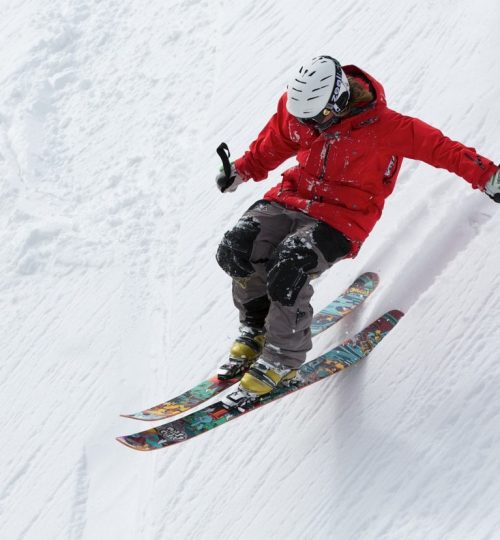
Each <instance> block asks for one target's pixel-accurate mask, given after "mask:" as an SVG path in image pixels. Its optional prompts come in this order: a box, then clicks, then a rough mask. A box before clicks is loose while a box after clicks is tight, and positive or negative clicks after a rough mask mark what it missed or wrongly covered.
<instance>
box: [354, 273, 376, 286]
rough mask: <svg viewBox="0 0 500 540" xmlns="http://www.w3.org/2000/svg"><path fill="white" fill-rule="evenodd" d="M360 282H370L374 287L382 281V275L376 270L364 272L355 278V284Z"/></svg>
mask: <svg viewBox="0 0 500 540" xmlns="http://www.w3.org/2000/svg"><path fill="white" fill-rule="evenodd" d="M360 282H361V283H362V284H368V283H369V284H370V285H371V287H372V288H373V289H374V288H375V287H377V285H378V284H379V283H380V277H379V275H378V274H377V273H376V272H363V273H362V274H360V275H359V276H358V277H357V278H356V279H355V280H354V283H353V285H354V284H358V283H360Z"/></svg>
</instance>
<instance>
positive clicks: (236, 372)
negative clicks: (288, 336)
mask: <svg viewBox="0 0 500 540" xmlns="http://www.w3.org/2000/svg"><path fill="white" fill-rule="evenodd" d="M240 332H241V334H240V336H239V337H237V338H236V339H235V341H234V343H233V345H232V346H231V349H230V351H229V359H228V360H227V362H225V363H224V364H222V366H220V367H219V369H218V371H217V377H218V378H219V379H221V380H225V379H233V378H234V377H240V376H241V375H243V373H245V371H247V370H248V368H249V367H250V366H251V365H252V364H253V363H254V362H255V361H256V360H257V358H259V356H260V353H261V352H262V348H263V347H264V342H265V341H266V337H265V334H264V330H262V329H259V328H250V327H248V326H242V327H241V328H240Z"/></svg>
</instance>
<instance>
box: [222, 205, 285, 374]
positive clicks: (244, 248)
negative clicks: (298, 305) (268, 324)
mask: <svg viewBox="0 0 500 540" xmlns="http://www.w3.org/2000/svg"><path fill="white" fill-rule="evenodd" d="M292 225H293V222H292V221H291V220H290V219H289V218H287V217H286V216H285V215H284V214H283V208H281V207H279V206H277V205H273V204H271V203H269V202H266V201H259V202H257V203H255V204H254V205H253V206H251V207H250V208H249V209H248V210H247V211H246V212H245V214H244V215H243V216H242V217H241V219H240V220H239V221H238V223H237V224H236V226H235V227H234V228H233V229H231V230H230V231H228V232H227V233H226V234H225V235H224V238H223V240H222V242H221V244H220V246H219V249H218V252H217V261H218V263H219V265H220V266H221V267H222V268H223V270H224V271H225V272H226V273H227V274H229V275H230V276H231V277H232V278H233V301H234V304H235V306H236V308H237V309H238V311H239V318H240V323H241V326H240V335H239V336H238V337H237V338H236V340H235V341H234V343H233V345H232V346H231V349H230V351H229V359H228V360H227V361H226V362H225V363H224V364H222V365H221V366H220V367H219V370H218V376H219V378H221V379H227V378H233V377H235V376H237V375H241V374H242V373H243V372H244V371H245V370H246V369H247V368H248V367H249V366H250V365H251V364H252V363H253V362H254V361H255V360H256V359H257V358H258V357H259V356H260V354H261V352H262V348H263V345H264V341H265V327H264V325H265V320H266V317H267V314H268V311H269V306H270V300H269V298H268V296H267V284H266V264H267V262H268V261H269V257H270V255H271V254H272V251H273V250H274V249H275V247H276V246H277V245H278V244H279V242H280V241H281V240H282V238H283V237H285V236H286V235H287V234H288V233H289V232H290V230H291V227H292Z"/></svg>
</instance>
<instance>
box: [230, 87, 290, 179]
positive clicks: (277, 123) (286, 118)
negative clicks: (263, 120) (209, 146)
mask: <svg viewBox="0 0 500 540" xmlns="http://www.w3.org/2000/svg"><path fill="white" fill-rule="evenodd" d="M294 124H296V122H293V121H291V117H290V114H289V113H288V111H287V110H286V94H283V96H281V98H280V100H279V103H278V110H277V111H276V112H275V113H274V115H273V116H272V117H271V119H270V120H269V122H268V123H267V124H266V126H265V127H264V129H263V130H262V131H261V132H260V133H259V135H258V136H257V138H256V139H255V141H253V143H252V144H251V145H250V148H249V149H248V150H247V151H246V152H245V153H244V154H243V156H242V157H240V158H239V159H237V160H236V161H235V162H234V164H235V167H236V170H237V171H238V172H239V173H240V174H241V176H242V177H243V178H244V179H245V180H248V179H250V178H252V179H253V180H255V181H257V182H258V181H260V180H264V179H265V178H267V175H268V173H269V171H272V170H273V169H276V167H278V166H279V165H281V164H282V163H283V162H284V161H286V160H287V159H288V158H290V157H292V156H294V155H296V154H297V151H298V150H299V144H298V143H297V142H295V141H294V140H293V137H294V136H293V129H294V128H293V126H294Z"/></svg>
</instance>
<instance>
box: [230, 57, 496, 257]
mask: <svg viewBox="0 0 500 540" xmlns="http://www.w3.org/2000/svg"><path fill="white" fill-rule="evenodd" d="M343 69H344V70H345V72H346V73H347V74H348V75H351V76H354V77H356V78H358V79H361V80H362V81H364V83H365V84H369V86H370V89H371V91H372V94H374V95H375V100H374V101H372V102H371V103H369V104H368V105H367V106H365V107H364V108H363V109H361V111H360V112H358V113H357V114H354V115H352V114H351V115H350V116H349V117H345V118H342V119H341V120H340V122H339V123H337V124H334V125H333V126H331V127H330V128H328V129H326V130H325V131H323V132H319V131H317V130H316V129H314V128H313V127H311V126H309V125H304V124H302V123H301V122H299V121H298V120H297V119H296V118H295V117H294V116H292V115H291V114H289V113H288V111H287V109H286V99H287V96H286V93H285V94H283V96H281V98H280V100H279V103H278V110H277V111H276V113H275V114H274V115H273V116H272V118H271V119H270V120H269V122H268V123H267V124H266V126H265V127H264V129H263V130H262V131H261V132H260V133H259V135H258V136H257V138H256V139H255V141H254V142H253V143H252V144H251V145H250V148H249V150H248V151H247V152H245V154H244V155H243V156H242V157H241V158H239V159H237V160H236V161H235V166H236V169H237V170H238V172H239V173H240V175H241V176H242V177H243V178H244V179H245V180H249V179H253V180H255V181H257V182H258V181H261V180H264V179H265V178H267V175H268V173H269V171H271V170H273V169H275V168H276V167H278V166H279V165H280V164H281V163H283V162H284V161H285V160H287V159H288V158H290V157H292V156H296V157H297V161H298V164H297V165H296V166H294V167H292V168H290V169H287V170H286V171H285V172H284V173H283V174H282V181H281V183H280V184H278V185H277V186H275V187H274V188H272V189H271V190H269V191H268V192H267V193H266V194H265V196H264V198H265V199H267V200H271V201H276V202H278V203H280V204H282V205H284V206H285V207H287V208H292V209H296V210H300V211H303V212H305V213H307V214H309V215H310V216H312V217H314V218H316V219H318V220H320V221H324V222H325V223H328V224H329V225H330V226H332V227H334V228H335V229H337V230H339V231H340V232H342V233H343V234H344V235H345V236H346V237H347V238H348V239H349V240H350V241H351V243H352V246H353V249H352V251H351V254H350V256H351V257H354V256H355V255H356V254H357V252H358V250H359V248H360V247H361V244H362V243H363V241H364V240H365V239H366V237H367V236H368V234H369V233H370V231H371V230H372V229H373V227H374V225H375V223H376V222H377V221H378V220H379V218H380V216H381V214H382V210H383V208H384V202H385V199H386V198H387V197H388V196H389V195H390V194H391V193H392V191H393V189H394V185H395V182H396V179H397V176H398V174H399V170H400V168H401V164H402V161H403V158H405V157H407V158H411V159H417V160H420V161H424V162H426V163H428V164H429V165H432V166H434V167H439V168H442V169H447V170H448V171H450V172H453V173H455V174H457V175H458V176H461V177H462V178H464V179H465V180H466V181H467V182H469V183H470V184H472V187H473V188H475V189H482V188H484V186H485V184H486V182H487V181H488V180H489V178H490V177H491V175H492V174H493V173H494V172H495V171H496V170H497V168H498V167H497V166H496V165H495V164H494V163H493V162H492V161H490V160H489V159H487V158H486V157H483V156H480V155H479V154H477V152H476V150H475V149H474V148H467V147H465V146H464V145H463V144H461V143H459V142H456V141H452V140H450V139H449V138H448V137H445V136H444V135H443V134H442V133H441V131H439V130H438V129H436V128H433V127H432V126H430V125H428V124H425V123H424V122H422V121H421V120H418V119H416V118H412V117H409V116H404V115H402V114H400V113H398V112H396V111H393V110H391V109H389V108H388V107H387V104H386V100H385V95H384V89H383V88H382V85H381V84H380V83H379V82H377V81H376V80H375V79H374V78H373V77H371V76H370V75H368V74H367V73H365V72H363V71H362V70H361V69H359V68H357V67H355V66H346V67H344V68H343Z"/></svg>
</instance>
